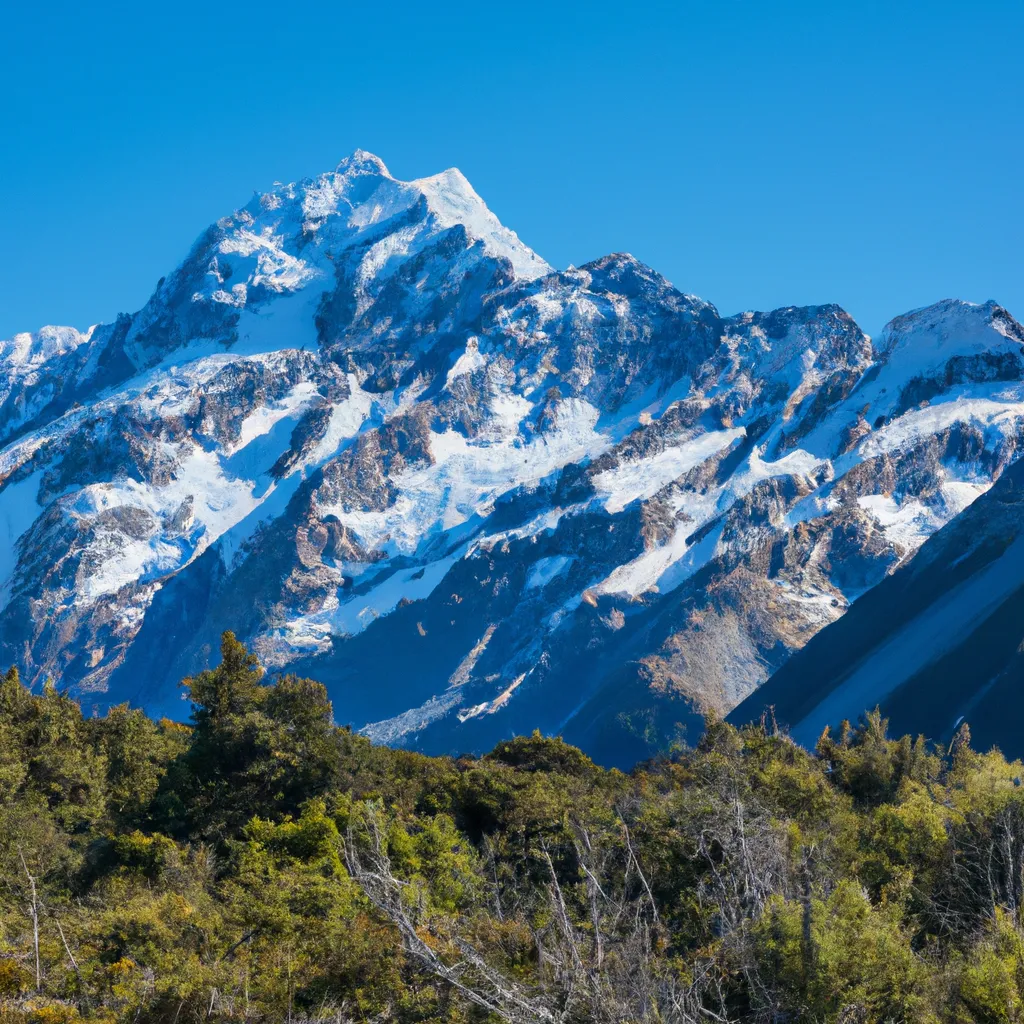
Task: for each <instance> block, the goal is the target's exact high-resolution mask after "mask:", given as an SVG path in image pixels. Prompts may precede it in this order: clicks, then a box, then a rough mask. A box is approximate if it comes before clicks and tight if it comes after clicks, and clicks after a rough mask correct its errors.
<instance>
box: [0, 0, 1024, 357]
mask: <svg viewBox="0 0 1024 1024" xmlns="http://www.w3.org/2000/svg"><path fill="white" fill-rule="evenodd" d="M2 25H3V34H4V37H5V44H4V47H3V50H4V57H3V60H2V61H0V97H2V99H0V189H2V194H3V196H4V200H3V203H2V204H0V337H9V336H10V335H11V334H12V333H13V332H15V331H18V330H29V329H33V328H36V327H38V326H40V325H42V324H44V323H69V324H72V325H74V326H78V327H85V326H87V325H88V324H90V323H93V322H96V321H103V320H110V319H112V318H113V317H114V316H115V315H116V314H117V313H118V311H121V310H134V309H137V308H138V307H140V306H141V305H142V304H143V302H144V301H145V300H146V298H147V296H148V294H149V293H150V291H151V290H152V287H153V286H154V284H155V283H156V280H157V279H158V278H159V277H160V276H161V275H163V274H165V273H166V272H167V271H168V270H170V269H171V268H172V267H173V266H174V265H176V264H177V262H178V261H179V260H180V259H181V258H182V257H183V256H184V254H185V252H186V251H187V249H188V247H189V245H190V244H191V242H192V240H193V239H194V238H195V236H197V235H198V234H199V233H200V231H201V230H202V229H203V228H204V227H205V226H206V225H207V224H208V223H210V222H212V221H213V220H215V219H217V218H218V217H219V216H221V215H223V214H225V213H227V212H230V211H231V210H233V209H234V208H235V207H237V206H240V205H242V204H243V203H244V202H245V201H246V200H247V199H248V198H249V196H251V194H252V191H253V190H254V189H257V188H262V187H265V186H267V185H269V184H270V183H271V182H273V181H274V180H275V179H280V180H290V179H295V178H298V177H302V176H305V175H310V174H314V173H317V172H319V171H322V170H326V169H329V168H331V167H333V166H334V164H336V163H337V162H338V160H339V159H341V157H343V156H344V155H346V154H347V153H349V152H351V151H352V150H353V149H355V148H357V147H362V148H364V149H369V150H371V151H373V152H375V153H377V154H378V155H379V156H381V157H382V158H383V159H384V160H385V162H386V163H387V164H388V166H389V167H390V169H391V171H392V173H393V174H395V175H396V176H398V177H403V178H412V177H418V176H422V175H425V174H431V173H434V172H436V171H439V170H441V169H443V168H445V167H448V166H453V165H454V166H458V167H459V168H460V169H461V170H462V171H463V172H464V173H465V174H466V176H467V177H468V178H469V179H470V181H471V182H472V183H473V184H474V186H475V187H476V189H477V191H478V192H479V193H480V194H481V195H482V196H483V197H484V199H485V200H486V201H487V203H488V205H490V207H491V208H492V209H493V210H494V212H495V213H496V214H497V215H498V216H499V217H500V218H501V219H502V220H503V221H504V222H505V223H506V224H507V225H509V226H510V227H512V228H513V229H515V230H516V231H517V232H518V233H519V235H520V236H521V237H522V238H523V240H524V241H525V242H527V243H528V244H529V245H531V246H532V247H533V248H535V249H536V250H537V251H538V252H539V253H540V254H541V255H542V256H543V257H544V258H546V259H547V260H548V261H549V262H551V263H553V264H555V265H556V266H559V267H564V266H566V265H567V264H569V263H576V264H580V263H584V262H586V261H587V260H590V259H594V258H596V257H598V256H601V255H603V254H605V253H607V252H611V251H615V250H627V251H630V252H632V253H633V254H634V255H636V256H637V257H638V258H640V259H642V260H644V261H645V262H647V263H649V264H650V265H652V266H653V267H655V268H656V269H658V270H659V271H661V272H662V273H663V274H665V276H666V277H668V278H669V279H670V280H671V281H672V282H673V283H674V284H676V285H677V286H678V287H680V288H682V289H683V290H685V291H689V292H695V293H697V294H699V295H701V296H703V297H704V298H707V299H709V300H710V301H712V302H714V303H715V304H716V305H717V306H718V307H719V309H720V310H722V311H723V312H724V313H732V312H737V311H739V310H741V309H750V308H760V309H766V308H773V307H775V306H779V305H789V304H804V303H823V302H833V301H834V302H839V303H840V304H842V305H843V306H845V307H846V308H847V309H849V310H850V312H851V313H853V315H854V316H855V317H856V318H857V319H858V321H859V322H860V323H861V324H862V326H863V327H864V328H865V329H866V330H868V331H870V332H876V331H878V330H879V329H880V327H881V326H882V324H883V323H884V322H885V321H886V320H887V319H888V318H889V317H891V316H894V315H896V314H898V313H901V312H904V311H905V310H907V309H909V308H912V307H915V306H920V305H924V304H926V303H929V302H931V301H934V300H936V299H940V298H943V297H947V296H959V297H962V298H966V299H970V300H974V301H981V300H984V299H988V298H995V299H998V300H999V301H1000V302H1002V303H1003V304H1004V305H1006V306H1008V307H1009V309H1010V310H1011V312H1013V313H1015V315H1017V316H1018V317H1024V241H1022V240H1024V232H1022V228H1024V188H1022V185H1021V182H1022V181H1024V84H1022V83H1024V76H1021V74H1020V70H1019V54H1020V52H1021V45H1022V43H1024V3H1021V2H1020V0H1015V2H1012V3H1011V2H1004V3H986V2H984V0H980V2H975V3H972V4H965V3H962V2H959V3H945V2H942V0H931V2H929V3H920V2H918V3H900V2H897V0H889V2H886V3H878V4H875V3H870V2H863V3H842V2H836V3H823V2H821V0H817V2H815V3H806V4H804V3H784V2H776V0H772V2H768V0H762V2H758V3H755V2H752V0H715V2H711V0H707V2H700V3H687V2H680V3H674V4H657V3H656V4H625V3H621V2H619V3H602V2H594V3H587V4H584V3H573V4H559V3H555V2H552V0H548V2H543V3H537V2H534V0H521V2H519V3H517V4H515V5H509V4H488V3H479V2H477V3H472V4H468V3H440V4H425V3H422V2H419V3H415V4H407V3H404V2H401V0H392V2H391V3H376V4H365V3H364V4H360V5H358V6H353V5H348V4H345V3H339V2H332V3H315V4H312V3H311V4H305V5H296V4H292V3H287V4H286V3H282V2H277V3H266V2H263V0H249V2H246V3H238V2H235V0H220V2H218V3H215V4H210V3H208V2H207V3H202V4H200V3H193V2H191V0H184V2H181V3H176V4H173V5H168V4H160V5H156V4H151V5H146V4H138V3H132V4H125V5H122V6H119V5H110V4H104V3H102V2H99V3H94V4H89V5H85V4H77V3H76V4H74V5H72V4H65V3H62V2H58V3H48V4H46V5H42V4H18V5H13V4H10V5H8V6H7V7H6V9H5V14H4V15H3V22H2Z"/></svg>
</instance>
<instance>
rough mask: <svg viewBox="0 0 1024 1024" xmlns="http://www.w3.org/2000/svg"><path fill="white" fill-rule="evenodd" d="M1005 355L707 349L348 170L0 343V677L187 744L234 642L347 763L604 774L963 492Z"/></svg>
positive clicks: (652, 302) (1023, 391)
mask: <svg viewBox="0 0 1024 1024" xmlns="http://www.w3.org/2000/svg"><path fill="white" fill-rule="evenodd" d="M1022 348H1024V331H1022V329H1021V327H1020V325H1019V324H1018V323H1017V322H1016V321H1015V320H1013V318H1012V317H1010V315H1009V314H1008V313H1007V312H1006V311H1005V310H1003V309H1002V308H1001V307H999V306H997V305H996V304H994V303H987V304H985V305H980V306H977V305H970V304H967V303H963V302H956V301H947V302H942V303H939V304H937V305H935V306H932V307H929V308H927V309H923V310H918V311H915V312H913V313H909V314H907V315H905V316H903V317H899V318H897V319H896V320H894V321H893V322H892V323H891V324H890V325H889V326H888V327H887V328H886V330H885V331H884V332H883V335H882V337H881V339H880V340H879V341H878V342H877V343H872V341H871V339H869V338H868V337H867V336H865V335H864V334H863V332H861V331H860V329H859V328H858V327H857V325H856V324H855V323H854V322H853V320H852V319H851V318H850V317H849V316H848V315H847V314H846V313H845V312H843V311H842V310H841V309H839V308H838V307H836V306H816V307H805V308H786V309H780V310H776V311H774V312H770V313H743V314H740V315H738V316H733V317H722V316H721V315H720V314H719V313H718V311H717V310H716V309H715V308H714V307H713V306H712V305H710V304H709V303H707V302H704V301H702V300H700V299H697V298H695V297H694V296H691V295H686V294H684V293H682V292H680V291H677V290H676V289H675V288H674V287H673V286H672V285H671V284H669V283H668V282H667V281H665V280H664V279H663V278H662V277H660V276H659V275H658V274H657V273H655V272H654V271H652V270H650V269H649V268H647V267H645V266H643V265H642V264H640V263H638V262H637V261H636V260H634V259H633V258H632V257H630V256H628V255H622V254H615V255H612V256H608V257H605V258H603V259H600V260H597V261H595V262H593V263H591V264H588V265H586V266H584V267H581V268H578V269H577V268H569V269H568V270H566V271H563V272H556V271H553V270H552V269H551V268H550V267H549V266H548V265H547V264H546V263H544V261H543V260H542V259H540V258H539V257H538V256H537V255H536V254H534V253H533V252H532V251H531V250H530V249H528V248H527V247H526V246H525V245H523V243H522V242H521V241H520V240H519V239H518V238H517V236H516V235H515V234H514V233H512V232H511V231H509V230H508V229H506V228H504V227H503V226H502V225H501V224H500V223H499V222H498V220H497V219H496V218H495V217H494V215H493V214H492V213H491V212H490V211H489V210H488V209H487V207H486V206H485V205H484V203H483V201H482V200H481V199H480V197H479V196H477V195H476V193H475V192H474V191H473V189H472V187H471V186H470V185H469V183H468V182H467V181H466V179H465V178H464V177H463V176H462V175H461V174H460V173H459V172H458V171H455V170H450V171H446V172H444V173H442V174H440V175H436V176H434V177H432V178H426V179H422V180H420V181H415V182H408V183H406V182H399V181H397V180H395V179H394V178H393V177H391V175H390V174H389V173H388V171H387V169H386V168H385V167H384V165H383V163H381V161H380V160H378V159H377V158H376V157H374V156H371V155H369V154H367V153H363V152H357V153H355V154H354V155H353V156H352V157H350V158H349V159H347V160H345V161H343V162H342V163H341V164H340V165H339V167H338V168H337V170H336V171H334V172H332V173H330V174H325V175H322V176H320V177H319V178H316V179H312V180H308V181H303V182H299V183H296V184H290V185H276V186H275V187H274V188H273V189H271V190H270V191H269V192H266V193H263V194H261V195H257V196H256V197H255V198H254V199H253V200H252V201H251V202H250V203H249V204H248V205H247V206H246V207H245V208H244V209H242V210H240V211H238V212H236V213H234V214H232V215H231V216H229V217H226V218H224V219H223V220H221V221H219V222H218V223H217V224H215V225H213V226H212V227H210V228H209V229H208V230H207V231H206V232H204V233H203V235H202V236H201V237H200V238H199V240H198V241H197V242H196V244H195V246H194V247H193V250H192V252H191V253H190V254H189V256H188V258H187V259H186V260H185V262H184V263H183V264H182V265H181V266H180V267H179V268H177V269H176V270H175V271H174V272H173V273H171V274H170V275H168V277H167V278H165V279H164V280H162V281H161V282H160V285H159V286H158V288H157V291H156V292H155V293H154V295H153V297H152V298H151V299H150V301H149V302H148V303H147V304H146V306H145V307H144V308H143V309H142V310H140V311H139V312H138V313H136V314H134V315H122V316H121V317H119V318H118V319H117V321H116V322H115V323H113V324H108V325H101V326H97V327H94V328H92V329H90V330H89V331H88V332H86V333H79V332H78V331H75V330H73V329H70V328H53V327H47V328H43V329H42V330H41V331H39V332H37V333H35V334H23V335H17V336H16V337H14V338H13V339H11V340H9V341H6V342H0V444H2V445H3V448H2V450H0V541H2V542H3V543H2V548H0V550H2V556H0V595H2V597H0V605H2V610H0V646H2V648H3V650H2V652H0V653H2V655H3V657H4V658H5V659H6V660H7V661H13V662H16V663H18V664H19V665H21V666H22V667H23V670H24V671H25V673H26V675H27V677H28V678H29V679H30V680H33V681H35V682H40V681H41V680H42V679H43V678H44V677H46V676H48V675H49V676H53V677H56V678H58V679H59V680H60V681H61V682H62V683H63V684H64V685H67V686H70V687H71V688H72V690H73V692H75V693H77V694H78V695H79V696H81V697H82V698H83V700H84V701H85V702H86V703H90V702H95V703H100V704H105V703H109V702H111V701H119V700H124V699H131V700H134V701H137V702H141V703H145V704H147V705H148V706H149V707H151V708H152V709H154V710H163V711H170V712H172V713H181V712H182V710H183V705H182V704H181V703H180V697H179V694H178V691H177V687H176V683H177V681H178V679H180V678H181V677H182V676H184V675H186V674H188V673H190V672H192V671H195V670H196V669H198V668H200V667H203V666H204V665H206V664H207V662H208V661H209V659H210V657H211V651H213V650H215V644H216V639H217V636H218V634H219V632H220V631H221V630H222V629H225V628H231V629H234V630H235V631H236V632H237V633H238V634H239V635H240V636H241V637H243V639H245V640H246V641H247V642H249V643H250V644H252V645H253V646H254V647H255V649H256V650H257V651H258V653H259V654H260V656H261V658H262V659H263V661H264V663H265V664H267V665H268V666H269V667H270V668H272V669H275V670H284V669H288V670H294V671H301V672H304V673H307V674H310V675H313V676H315V677H317V678H320V679H322V680H323V681H324V682H325V683H327V684H328V686H329V688H330V691H331V696H332V698H333V699H334V702H335V708H336V712H337V715H338V718H339V720H341V721H343V722H351V723H353V724H354V725H355V726H356V727H359V728H364V729H365V730H366V731H367V733H368V734H369V735H370V736H372V737H373V738H375V739H378V740H382V741H388V742H396V743H397V742H401V743H408V744H412V745H417V746H421V747H423V748H424V749H429V750H451V751H460V750H473V749H481V748H484V747H487V746H489V745H491V744H492V743H493V742H494V741H495V740H496V739H497V738H499V737H500V736H504V735H507V734H509V733H512V732H522V731H524V730H529V729H533V728H535V727H539V728H542V729H545V730H551V731H555V730H558V731H562V732H564V733H565V734H566V735H567V736H568V737H570V738H573V739H576V740H577V741H579V742H582V743H584V744H585V745H586V746H588V747H589V748H590V749H591V750H593V751H594V752H596V753H597V754H598V755H599V756H601V757H602V758H604V759H605V760H607V761H621V762H623V763H625V762H626V761H628V760H630V759H632V758H635V757H636V756H639V755H641V754H643V753H645V752H647V751H648V750H650V749H651V748H652V747H653V746H656V745H658V744H660V743H662V742H664V740H665V739H666V738H669V737H671V736H673V735H674V734H677V733H678V732H680V731H681V730H685V729H689V730H690V735H691V736H692V735H693V733H694V732H695V731H696V730H698V729H699V728H700V721H701V719H700V713H701V712H702V711H704V710H706V709H709V708H714V709H716V710H717V711H719V712H725V711H728V710H729V709H730V708H732V707H733V706H735V705H736V704H737V703H738V702H739V701H740V700H742V699H743V698H744V697H746V696H747V695H748V694H750V693H751V692H752V691H753V690H754V689H755V688H756V687H757V686H759V685H760V684H761V683H762V682H763V681H764V680H765V679H766V678H767V677H768V676H769V675H770V674H771V673H772V672H773V671H774V670H776V669H778V668H779V667H780V666H781V665H782V664H784V663H785V662H786V660H787V659H788V658H789V656H790V655H791V653H792V652H793V651H795V650H797V649H799V648H801V647H802V646H803V645H804V644H805V643H806V642H807V641H808V639H810V637H812V636H813V635H814V634H815V633H816V632H817V631H818V630H819V629H821V628H822V627H823V626H825V625H827V624H829V623H831V622H833V621H834V620H836V619H837V618H839V617H840V616H841V615H842V614H843V612H844V611H845V610H846V608H847V607H848V605H849V603H850V601H852V600H853V599H854V598H855V597H857V596H858V595H860V594H862V593H864V592H866V591H868V590H870V589H871V588H873V587H875V586H876V585H877V584H878V583H879V582H880V581H881V580H883V579H884V578H885V577H886V576H887V574H889V573H890V572H892V570H893V569H895V568H896V567H897V566H898V565H900V564H901V563H902V562H904V561H905V560H906V559H907V558H909V557H910V556H911V555H912V554H913V553H914V552H915V551H916V550H917V548H918V547H919V546H920V545H921V544H922V543H923V542H924V541H925V540H926V539H927V538H928V537H929V536H930V535H931V534H933V533H934V532H935V531H936V530H938V529H939V528H940V527H942V526H943V525H944V524H945V523H946V522H948V521H949V520H950V519H951V518H953V517H954V516H956V515H957V514H958V513H959V512H961V511H962V510H963V509H965V508H966V507H967V506H968V505H970V503H971V502H972V501H974V499H976V498H977V497H978V496H979V495H980V494H982V493H984V492H985V491H986V490H987V489H988V488H989V487H990V486H991V485H992V483H993V481H994V480H996V479H997V478H998V477H999V476H1000V474H1001V473H1002V471H1003V470H1004V468H1005V467H1006V466H1007V465H1008V464H1009V463H1010V462H1011V461H1012V460H1013V459H1014V458H1015V457H1016V455H1017V453H1018V448H1019V446H1020V442H1021V438H1022V436H1024V356H1022Z"/></svg>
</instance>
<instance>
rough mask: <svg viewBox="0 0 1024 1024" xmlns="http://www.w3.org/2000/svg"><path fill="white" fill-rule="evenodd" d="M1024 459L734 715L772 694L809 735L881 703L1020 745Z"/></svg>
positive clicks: (782, 717)
mask: <svg viewBox="0 0 1024 1024" xmlns="http://www.w3.org/2000/svg"><path fill="white" fill-rule="evenodd" d="M1022 533H1024V463H1021V462H1017V463H1014V465H1013V466H1011V467H1010V468H1009V469H1008V470H1007V471H1006V472H1005V473H1004V474H1003V475H1002V476H1001V477H1000V479H999V481H998V482H997V483H996V484H995V486H993V487H992V489H991V490H990V491H988V493H986V494H985V495H984V496H983V497H982V498H980V499H978V501H976V502H975V503H974V504H973V505H971V506H970V508H968V509H967V510H966V511H965V512H963V513H961V515H959V516H958V517H957V518H956V519H954V520H953V521H952V522H951V523H950V524H949V525H948V526H946V527H945V528H944V529H942V530H940V531H939V532H938V533H937V534H936V535H935V536H934V537H932V538H931V539H930V540H929V541H928V542H927V543H926V544H925V545H924V547H922V548H921V550H920V552H918V554H917V556H916V557H915V558H914V559H913V561H912V562H910V564H909V565H907V566H905V567H903V568H901V569H899V570H898V571H897V572H896V573H894V574H893V575H892V576H891V577H890V578H889V579H887V580H885V581H884V582H883V583H881V584H879V585H878V586H877V587H875V588H874V589H873V590H871V591H870V592H868V593H867V594H865V595H864V596H863V597H862V598H860V599H859V600H858V601H856V602H855V603H854V604H853V606H852V607H851V609H850V611H849V612H848V613H847V614H846V615H845V616H844V617H843V618H842V619H841V620H840V621H839V622H836V623H834V624H833V625H831V626H829V627H828V628H827V629H824V630H822V631H821V633H819V634H818V635H817V636H816V637H815V638H814V639H813V640H812V641H811V642H810V643H808V645H807V646H806V647H805V648H804V649H803V650H802V651H800V652H799V653H798V654H797V655H795V656H794V657H793V658H792V659H790V661H788V662H787V663H786V664H785V665H784V666H783V667H782V668H781V669H780V670H779V671H778V672H777V673H776V674H775V675H774V676H772V678H771V679H770V680H768V682H767V683H765V685H764V686H763V687H762V688H761V689H760V690H758V691H757V692H756V693H754V694H752V695H751V696H750V697H748V698H747V699H746V700H745V701H744V702H743V703H742V704H740V705H739V707H737V708H736V709H735V711H733V713H732V715H731V716H730V718H731V720H733V721H736V722H746V721H749V720H752V719H756V718H758V717H759V716H760V715H761V713H762V711H763V709H764V708H765V707H767V706H769V705H771V706H772V707H773V709H774V714H775V716H776V718H777V720H778V722H779V723H780V724H784V725H786V726H787V727H789V728H790V729H791V731H792V734H793V736H794V738H795V739H796V740H797V741H798V742H800V743H804V744H806V745H809V746H813V744H814V743H815V741H816V740H817V738H818V735H819V734H820V733H821V731H822V729H823V728H825V726H826V725H832V726H835V725H837V724H838V723H839V722H840V721H842V719H844V718H848V719H852V720H856V717H857V715H858V714H859V713H860V709H861V708H863V707H876V706H881V708H882V711H883V713H884V714H886V715H887V716H888V717H889V718H890V719H891V721H892V722H893V726H894V727H895V728H897V729H901V730H903V729H907V730H910V729H913V730H915V731H920V732H923V733H924V734H925V735H927V736H929V737H931V738H933V739H935V740H939V741H944V742H947V743H948V742H949V740H950V739H951V738H952V736H953V734H954V732H955V731H956V728H957V726H958V725H959V724H960V722H962V721H964V720H967V721H969V722H970V726H971V731H972V735H973V737H974V738H975V741H976V742H977V743H978V744H979V746H980V747H981V749H986V750H987V749H988V748H989V747H991V746H998V747H1000V748H1001V749H1002V750H1005V751H1007V752H1008V753H1011V754H1013V755H1017V754H1019V753H1024V745H1022V740H1021V734H1020V722H1021V720H1022V713H1024V688H1022V683H1024V662H1022V658H1021V650H1022V646H1024V537H1022Z"/></svg>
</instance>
